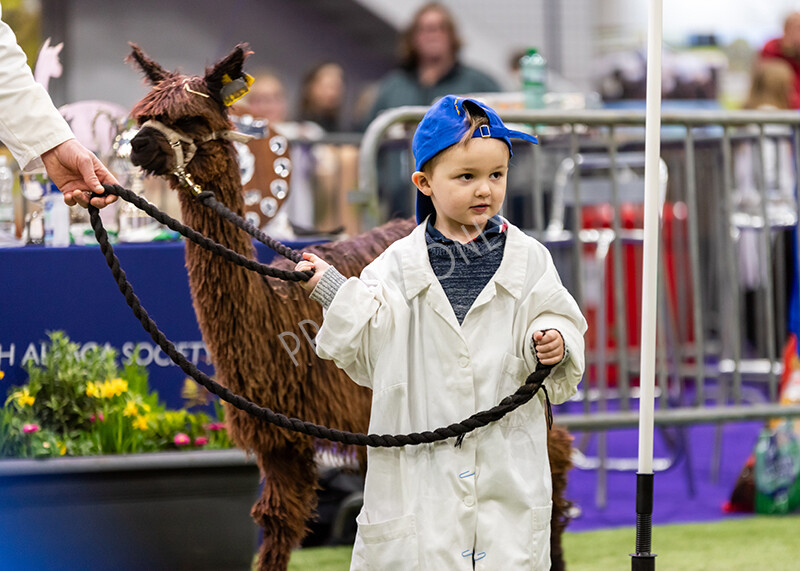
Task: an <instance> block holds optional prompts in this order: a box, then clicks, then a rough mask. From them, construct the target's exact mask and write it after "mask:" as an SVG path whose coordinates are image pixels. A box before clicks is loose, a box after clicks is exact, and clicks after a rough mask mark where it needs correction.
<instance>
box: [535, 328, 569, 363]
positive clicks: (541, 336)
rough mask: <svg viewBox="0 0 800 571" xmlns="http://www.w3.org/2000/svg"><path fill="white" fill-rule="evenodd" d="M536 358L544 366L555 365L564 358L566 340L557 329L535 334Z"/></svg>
mask: <svg viewBox="0 0 800 571" xmlns="http://www.w3.org/2000/svg"><path fill="white" fill-rule="evenodd" d="M533 346H534V347H535V348H536V358H537V359H538V360H539V362H540V363H541V364H543V365H555V364H556V363H559V362H560V361H561V359H563V358H564V339H562V338H561V333H559V332H558V331H556V330H555V329H547V330H545V331H537V332H535V333H534V334H533Z"/></svg>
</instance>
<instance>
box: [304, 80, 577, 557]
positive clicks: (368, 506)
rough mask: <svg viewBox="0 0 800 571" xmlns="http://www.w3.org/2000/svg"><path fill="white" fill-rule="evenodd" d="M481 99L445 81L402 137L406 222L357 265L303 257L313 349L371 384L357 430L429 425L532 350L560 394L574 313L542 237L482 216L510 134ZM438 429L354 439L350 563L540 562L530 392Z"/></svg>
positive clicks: (447, 419)
mask: <svg viewBox="0 0 800 571" xmlns="http://www.w3.org/2000/svg"><path fill="white" fill-rule="evenodd" d="M512 137H513V138H519V139H525V140H527V141H531V142H536V139H535V138H534V137H531V136H530V135H526V134H524V133H520V132H517V131H511V130H508V129H507V128H506V127H505V125H504V124H503V122H502V121H501V120H500V118H499V117H498V115H497V114H496V113H495V112H494V111H493V110H492V109H490V108H489V107H486V106H485V105H483V104H481V103H479V102H477V101H473V100H470V99H460V98H456V97H454V96H447V97H444V98H443V99H441V100H440V101H439V102H438V103H436V104H435V105H433V106H432V107H431V109H430V110H429V111H428V112H427V113H426V114H425V117H424V118H423V119H422V121H421V122H420V124H419V126H418V128H417V131H416V133H415V135H414V140H413V145H412V147H413V152H414V158H415V161H416V166H417V172H415V173H414V175H413V177H412V180H413V181H414V184H415V185H416V186H417V188H418V194H417V221H418V222H419V226H417V228H416V229H414V230H413V231H412V233H411V234H410V235H409V236H407V237H406V238H403V239H401V240H398V241H397V242H395V243H394V244H392V245H391V246H390V247H389V248H387V249H386V251H385V252H384V253H383V254H382V255H381V256H380V257H378V258H377V259H376V260H375V261H374V262H373V263H371V264H370V265H369V266H367V267H366V268H364V271H363V273H362V274H361V277H360V278H351V279H349V280H345V278H344V277H342V276H341V275H340V274H339V273H338V272H337V271H336V270H335V269H334V268H332V267H330V266H329V265H328V264H327V263H325V262H324V261H323V260H321V259H320V258H318V257H316V256H314V255H311V254H304V257H305V258H306V261H302V262H300V263H299V264H297V269H298V270H308V269H311V268H315V269H316V273H315V275H314V277H313V278H312V279H311V280H309V282H308V283H307V284H306V285H305V287H306V288H307V289H309V290H311V289H312V288H313V291H312V294H311V297H312V298H313V299H316V300H318V301H320V303H322V304H323V306H324V307H325V308H327V312H326V314H325V322H324V324H323V325H322V327H321V329H320V331H319V333H318V335H317V339H316V343H317V353H318V354H319V356H320V357H322V358H325V359H333V360H334V362H335V363H336V364H337V365H338V366H339V367H341V368H342V369H344V370H345V371H347V373H348V374H349V375H350V377H351V378H352V379H353V380H354V381H355V382H357V383H359V384H361V385H364V386H367V387H370V388H372V390H373V397H372V414H371V419H370V426H369V430H370V432H372V433H379V434H385V433H393V434H397V433H408V432H414V431H424V430H433V429H435V428H438V427H441V426H446V425H448V424H451V423H453V422H458V421H460V420H462V419H464V418H467V417H468V416H470V415H472V414H474V413H475V412H477V411H479V410H483V409H488V408H491V407H492V406H494V405H496V404H497V403H499V402H500V400H502V399H503V398H504V397H506V396H508V395H509V394H511V393H513V392H514V391H515V390H516V389H517V388H518V387H519V386H520V385H521V384H522V383H523V382H524V381H525V379H526V377H527V375H528V374H529V373H530V372H531V371H533V370H534V368H535V366H536V362H537V360H538V361H541V362H542V363H544V364H551V365H556V366H555V367H554V368H553V370H552V371H551V373H550V376H549V377H548V379H547V381H546V382H545V387H546V389H547V392H548V394H549V397H550V399H551V400H552V401H553V402H555V403H559V402H563V401H564V400H566V399H567V398H569V397H570V396H571V395H572V394H574V393H575V387H576V386H577V384H578V382H579V381H580V379H581V376H582V375H583V366H584V357H583V350H584V346H583V334H584V332H585V330H586V322H585V320H584V318H583V316H582V315H581V312H580V310H579V308H578V306H577V304H576V303H575V301H574V300H573V298H572V297H571V296H570V294H569V293H568V292H567V290H566V289H565V288H564V287H563V286H562V285H561V281H560V279H559V277H558V274H557V272H556V269H555V267H554V265H553V261H552V259H551V257H550V254H549V252H548V251H547V249H546V248H545V247H544V246H543V245H542V244H540V243H539V242H537V241H536V240H534V239H533V238H530V237H528V236H527V235H526V234H524V233H523V232H522V231H521V230H519V229H518V228H516V227H515V226H513V225H510V224H509V223H508V222H507V221H506V220H504V219H502V218H500V217H499V216H497V213H498V211H499V210H500V207H501V206H502V204H503V199H504V197H505V192H506V175H507V171H508V163H509V158H510V156H511V141H510V138H512ZM538 396H539V398H535V399H533V400H531V401H530V402H529V403H527V404H525V405H524V406H522V407H520V408H518V409H517V410H515V411H513V412H512V413H510V414H508V415H506V416H505V417H503V418H502V419H501V420H500V421H498V422H495V423H492V424H490V425H488V426H486V427H485V428H481V429H478V430H476V431H475V432H472V433H469V434H467V435H466V437H465V438H464V439H463V441H461V442H460V443H459V444H457V445H455V446H454V445H453V444H454V443H453V441H452V440H447V441H443V442H437V443H434V444H424V445H420V446H406V447H404V448H370V449H369V451H368V468H367V478H366V484H365V488H364V508H363V509H362V510H361V513H360V514H359V516H358V518H357V521H358V536H357V538H356V542H355V546H354V549H353V559H352V564H351V569H380V570H384V569H402V570H408V569H431V570H439V569H448V570H452V569H487V570H488V569H492V570H494V569H513V570H518V569H537V570H538V569H542V570H547V569H550V542H549V534H550V527H549V526H550V511H551V496H552V487H551V479H550V468H549V462H548V458H547V443H546V438H547V434H546V431H547V427H546V423H545V417H544V406H543V403H544V395H543V394H542V391H540V392H539V393H538Z"/></svg>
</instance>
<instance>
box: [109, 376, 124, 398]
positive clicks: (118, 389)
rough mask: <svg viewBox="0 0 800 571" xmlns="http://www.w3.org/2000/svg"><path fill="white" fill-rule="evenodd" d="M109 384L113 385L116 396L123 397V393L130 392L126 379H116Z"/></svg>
mask: <svg viewBox="0 0 800 571" xmlns="http://www.w3.org/2000/svg"><path fill="white" fill-rule="evenodd" d="M107 382H108V383H109V384H110V385H111V388H112V389H113V390H114V394H115V395H121V394H122V393H126V392H128V381H126V380H125V379H120V378H119V377H117V378H116V379H111V380H110V381H107Z"/></svg>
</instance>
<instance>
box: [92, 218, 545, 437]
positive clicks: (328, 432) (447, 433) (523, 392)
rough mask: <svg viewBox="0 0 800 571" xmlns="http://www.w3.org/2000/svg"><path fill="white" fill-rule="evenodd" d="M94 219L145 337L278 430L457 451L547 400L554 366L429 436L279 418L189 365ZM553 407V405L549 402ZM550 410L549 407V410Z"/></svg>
mask: <svg viewBox="0 0 800 571" xmlns="http://www.w3.org/2000/svg"><path fill="white" fill-rule="evenodd" d="M89 216H90V218H91V223H92V228H93V230H94V233H95V236H96V237H97V241H98V243H99V244H100V250H101V251H102V252H103V256H104V257H105V259H106V264H107V265H108V267H109V268H110V269H111V273H112V274H113V275H114V279H115V281H116V282H117V286H118V287H119V290H120V292H122V295H123V296H124V297H125V301H126V302H127V304H128V306H129V307H130V308H131V310H132V311H133V314H134V315H135V316H136V318H137V319H138V320H139V322H140V323H141V324H142V326H143V327H144V329H145V331H147V332H148V333H149V334H150V337H151V338H152V339H153V341H155V342H156V343H157V344H158V346H159V347H161V349H162V351H164V353H165V354H167V355H168V356H169V357H170V359H172V361H173V362H174V363H175V364H176V365H178V366H179V367H180V368H181V370H183V372H184V373H186V374H187V375H189V376H190V377H192V378H193V379H194V380H195V381H197V382H198V383H199V384H200V385H202V386H203V387H205V388H206V389H207V390H208V391H209V392H211V393H212V394H215V395H217V396H218V397H219V398H221V399H222V400H224V401H226V402H228V403H230V404H231V405H233V406H235V407H236V408H238V409H240V410H242V411H244V412H246V413H248V414H250V415H252V416H254V417H256V418H258V419H261V420H264V421H266V422H268V423H270V424H273V425H275V426H279V427H281V428H287V429H289V430H293V431H295V432H299V433H302V434H306V435H309V436H313V437H315V438H324V439H326V440H330V441H332V442H340V443H342V444H357V445H361V446H372V447H383V448H395V447H400V446H407V445H416V444H424V443H431V442H438V441H441V440H446V439H448V438H453V437H456V438H457V440H456V445H459V444H460V443H461V440H462V439H463V437H464V435H465V434H467V433H469V432H472V431H473V430H475V429H477V428H480V427H482V426H486V425H487V424H489V423H491V422H495V421H497V420H499V419H501V418H502V417H504V416H505V415H506V414H508V413H510V412H511V411H513V410H515V409H517V408H519V407H520V406H521V405H523V404H525V403H526V402H528V401H529V400H531V399H532V398H533V396H534V395H535V394H536V393H537V391H538V390H539V389H540V388H541V389H543V390H544V392H545V397H547V390H546V389H544V385H543V383H544V381H545V379H546V378H547V375H548V373H549V372H550V369H551V368H552V367H551V366H547V365H542V364H541V363H540V364H538V365H537V367H536V370H535V371H534V372H533V373H531V374H530V375H528V378H527V379H526V381H525V384H523V385H522V386H520V387H519V389H517V390H516V392H514V393H513V394H512V395H510V396H507V397H506V398H504V399H503V400H502V401H500V404H498V405H496V406H494V407H492V408H491V409H488V410H484V411H480V412H476V413H475V414H473V415H472V416H470V417H469V418H467V419H465V420H463V421H461V422H459V423H454V424H450V425H448V426H446V427H441V428H437V429H435V430H429V431H425V432H412V433H410V434H397V435H391V434H362V433H355V432H348V431H344V430H337V429H334V428H328V427H326V426H321V425H319V424H314V423H312V422H307V421H303V420H300V419H298V418H290V417H288V416H286V415H283V414H280V413H276V412H274V411H272V410H271V409H269V408H266V407H262V406H259V405H257V404H255V403H254V402H252V401H250V400H247V399H246V398H244V397H242V396H241V395H237V394H236V393H234V392H232V391H231V390H230V389H227V388H225V387H223V386H222V385H220V384H219V383H217V382H216V381H214V380H213V379H212V378H211V377H209V376H208V375H206V374H205V373H203V372H202V371H200V370H199V369H198V368H197V367H196V366H195V365H194V364H193V363H192V362H191V361H189V360H188V359H187V358H186V357H185V356H184V355H183V353H181V352H180V351H178V350H177V349H176V348H175V346H174V345H173V344H172V342H171V341H170V340H169V339H167V337H166V336H165V335H164V333H163V332H162V331H161V330H159V329H158V326H157V325H156V323H155V322H154V321H153V320H152V318H151V317H150V316H149V315H148V314H147V311H146V310H145V309H144V308H143V307H142V305H141V302H140V301H139V298H138V297H137V296H136V294H135V293H134V291H133V287H132V286H131V284H130V282H129V281H128V279H127V277H126V275H125V271H124V270H123V269H122V268H121V267H120V264H119V259H118V258H117V257H116V255H115V254H114V248H113V247H112V246H111V243H110V242H109V240H108V234H107V233H106V230H105V228H104V227H103V222H102V220H101V219H100V211H99V210H98V209H97V208H96V207H94V206H89ZM546 400H548V401H549V399H547V398H546ZM548 408H549V406H548Z"/></svg>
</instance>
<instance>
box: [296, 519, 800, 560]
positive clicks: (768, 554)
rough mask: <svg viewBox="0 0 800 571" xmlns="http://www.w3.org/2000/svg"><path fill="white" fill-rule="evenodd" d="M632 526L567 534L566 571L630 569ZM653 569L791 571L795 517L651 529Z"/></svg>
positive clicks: (798, 537) (319, 550)
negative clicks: (654, 555)
mask: <svg viewBox="0 0 800 571" xmlns="http://www.w3.org/2000/svg"><path fill="white" fill-rule="evenodd" d="M635 543H636V532H635V530H634V528H633V527H631V528H624V529H610V530H602V531H589V532H583V533H567V534H565V535H564V553H566V558H567V568H568V569H569V570H570V571H606V570H612V569H624V570H627V569H630V568H631V558H630V555H629V554H630V552H632V551H633V550H634V549H635ZM653 551H654V552H655V553H656V554H657V555H658V557H657V558H656V569H657V570H658V571H668V570H669V571H672V570H678V571H755V570H762V569H769V570H770V571H790V570H791V571H793V570H796V569H800V515H792V516H783V517H781V516H756V517H747V518H741V519H733V520H728V521H723V522H715V523H703V524H686V525H663V526H655V527H654V528H653ZM350 552H351V548H350V547H316V548H312V549H301V550H298V551H295V552H294V553H293V554H292V559H291V562H290V563H289V569H290V571H307V570H308V571H346V570H347V569H348V568H349V566H350Z"/></svg>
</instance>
